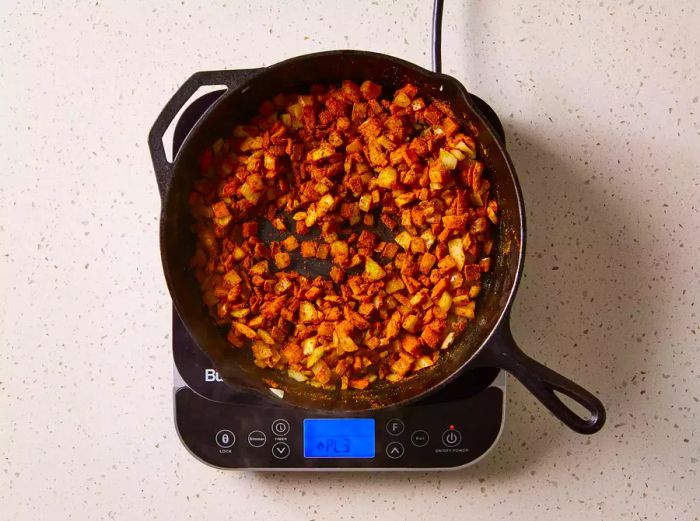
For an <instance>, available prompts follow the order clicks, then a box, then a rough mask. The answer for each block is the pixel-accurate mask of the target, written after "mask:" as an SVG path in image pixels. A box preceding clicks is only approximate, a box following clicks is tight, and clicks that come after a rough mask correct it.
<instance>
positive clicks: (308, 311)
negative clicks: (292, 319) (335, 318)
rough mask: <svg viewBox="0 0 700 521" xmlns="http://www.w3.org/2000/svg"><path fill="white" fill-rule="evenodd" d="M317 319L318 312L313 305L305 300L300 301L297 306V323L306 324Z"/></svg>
mask: <svg viewBox="0 0 700 521" xmlns="http://www.w3.org/2000/svg"><path fill="white" fill-rule="evenodd" d="M317 318H318V312H317V311H316V308H315V307H314V305H313V304H312V303H311V302H309V301H307V300H302V301H301V303H300V304H299V321H300V322H301V323H302V324H308V323H310V322H314V321H315V320H316V319H317Z"/></svg>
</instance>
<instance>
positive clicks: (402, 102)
mask: <svg viewBox="0 0 700 521" xmlns="http://www.w3.org/2000/svg"><path fill="white" fill-rule="evenodd" d="M394 103H396V104H397V105H398V106H399V107H401V108H404V109H405V108H406V107H408V106H409V105H410V104H411V98H409V97H408V96H407V95H406V93H405V92H399V93H398V94H397V95H396V97H395V98H394Z"/></svg>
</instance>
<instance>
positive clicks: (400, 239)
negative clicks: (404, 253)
mask: <svg viewBox="0 0 700 521" xmlns="http://www.w3.org/2000/svg"><path fill="white" fill-rule="evenodd" d="M394 240H395V241H396V242H397V243H398V244H399V246H401V247H402V248H403V249H404V250H408V249H409V247H410V246H411V234H409V233H408V232H407V231H403V232H401V233H399V234H398V235H397V236H396V237H394Z"/></svg>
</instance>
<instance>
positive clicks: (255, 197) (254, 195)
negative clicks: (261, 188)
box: [238, 182, 262, 204]
mask: <svg viewBox="0 0 700 521" xmlns="http://www.w3.org/2000/svg"><path fill="white" fill-rule="evenodd" d="M238 191H239V192H240V193H241V195H242V196H243V197H245V198H246V200H247V201H248V202H250V203H252V204H256V203H257V202H258V201H259V200H260V197H261V196H262V192H256V191H255V190H253V189H252V188H251V187H250V185H249V184H248V182H245V183H243V184H242V185H241V187H240V188H239V189H238Z"/></svg>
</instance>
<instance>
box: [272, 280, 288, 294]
mask: <svg viewBox="0 0 700 521" xmlns="http://www.w3.org/2000/svg"><path fill="white" fill-rule="evenodd" d="M291 287H292V282H291V281H290V280H289V279H288V278H286V277H285V278H282V279H280V280H278V281H277V284H275V293H277V294H278V295H280V294H282V293H284V292H286V291H287V290H288V289H289V288H291Z"/></svg>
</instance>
